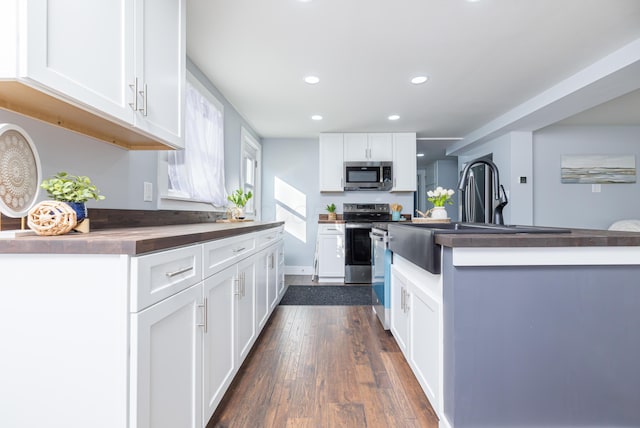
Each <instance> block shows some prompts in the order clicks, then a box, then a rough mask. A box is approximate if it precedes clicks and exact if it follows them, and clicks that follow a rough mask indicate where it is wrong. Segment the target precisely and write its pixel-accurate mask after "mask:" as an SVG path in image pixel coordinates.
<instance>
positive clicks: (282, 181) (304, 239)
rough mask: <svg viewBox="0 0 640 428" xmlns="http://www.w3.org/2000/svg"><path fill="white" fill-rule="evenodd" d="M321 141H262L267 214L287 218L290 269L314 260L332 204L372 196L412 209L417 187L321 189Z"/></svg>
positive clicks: (369, 199) (339, 208) (376, 200)
mask: <svg viewBox="0 0 640 428" xmlns="http://www.w3.org/2000/svg"><path fill="white" fill-rule="evenodd" d="M318 144H319V143H318V139H317V138H313V139H293V138H292V139H269V138H266V139H264V140H263V141H262V158H263V170H262V177H263V181H262V182H263V199H262V213H263V219H264V220H284V221H285V224H286V225H285V230H286V233H285V264H286V265H287V267H288V268H290V269H292V270H291V273H296V272H295V269H297V268H298V269H299V268H300V267H302V268H306V269H310V268H311V267H312V266H313V256H314V252H315V246H316V235H317V229H318V216H319V214H325V213H326V211H325V207H326V206H327V205H328V204H331V203H334V204H336V206H337V212H338V213H342V211H343V210H342V206H343V204H344V203H368V202H370V203H389V204H391V203H399V204H402V206H403V207H404V209H403V213H407V214H410V213H411V212H412V211H413V192H401V193H390V192H336V193H320V188H319V179H318V177H319V169H318V162H319V154H318ZM297 273H304V274H309V275H310V274H311V273H312V271H310V270H304V271H300V270H298V271H297Z"/></svg>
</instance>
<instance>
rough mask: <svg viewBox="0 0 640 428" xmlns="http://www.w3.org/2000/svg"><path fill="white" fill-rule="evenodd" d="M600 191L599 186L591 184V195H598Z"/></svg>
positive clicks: (600, 187)
mask: <svg viewBox="0 0 640 428" xmlns="http://www.w3.org/2000/svg"><path fill="white" fill-rule="evenodd" d="M601 191H602V186H601V185H600V184H592V185H591V192H592V193H600V192H601Z"/></svg>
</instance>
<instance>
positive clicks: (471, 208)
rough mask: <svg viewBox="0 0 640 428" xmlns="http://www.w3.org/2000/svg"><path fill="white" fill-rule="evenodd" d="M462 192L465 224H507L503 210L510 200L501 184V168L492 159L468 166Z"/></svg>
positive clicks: (462, 210) (461, 175)
mask: <svg viewBox="0 0 640 428" xmlns="http://www.w3.org/2000/svg"><path fill="white" fill-rule="evenodd" d="M458 189H459V190H460V192H461V198H460V216H459V217H460V219H461V220H462V221H463V222H469V223H497V224H504V218H503V216H502V210H503V209H504V207H505V205H507V203H508V202H509V201H508V200H507V195H506V193H505V191H504V187H503V186H502V185H501V184H500V174H499V172H498V167H497V166H496V165H495V164H494V163H493V162H492V161H491V158H490V157H489V156H487V157H483V158H478V159H474V160H472V161H470V162H468V163H467V164H465V166H464V169H463V171H462V172H461V173H460V181H459V182H458ZM494 201H495V202H494Z"/></svg>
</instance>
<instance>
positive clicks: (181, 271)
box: [165, 266, 193, 278]
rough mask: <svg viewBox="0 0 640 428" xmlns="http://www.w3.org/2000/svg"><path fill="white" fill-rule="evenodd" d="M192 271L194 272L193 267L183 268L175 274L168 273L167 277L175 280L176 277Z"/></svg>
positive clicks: (174, 272)
mask: <svg viewBox="0 0 640 428" xmlns="http://www.w3.org/2000/svg"><path fill="white" fill-rule="evenodd" d="M190 270H193V266H189V267H186V268H181V269H178V270H176V271H173V272H166V273H165V275H167V277H168V278H173V277H174V276H177V275H180V274H181V273H185V272H189V271H190Z"/></svg>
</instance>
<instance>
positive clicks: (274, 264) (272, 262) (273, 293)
mask: <svg viewBox="0 0 640 428" xmlns="http://www.w3.org/2000/svg"><path fill="white" fill-rule="evenodd" d="M278 249H279V247H278V246H277V245H274V246H272V247H270V248H269V250H268V253H267V290H268V296H269V313H271V311H272V310H273V308H275V307H276V304H277V303H278V296H279V294H278V289H279V284H278Z"/></svg>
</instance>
